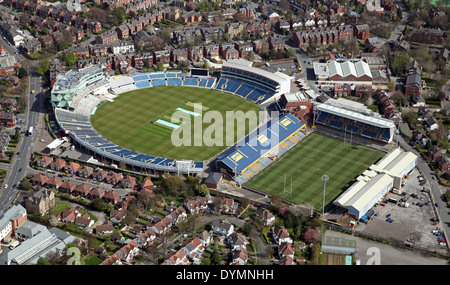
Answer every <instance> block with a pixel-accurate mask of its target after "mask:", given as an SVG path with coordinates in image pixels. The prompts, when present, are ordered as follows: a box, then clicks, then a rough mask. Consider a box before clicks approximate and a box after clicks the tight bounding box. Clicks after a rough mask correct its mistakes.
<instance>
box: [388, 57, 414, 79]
mask: <svg viewBox="0 0 450 285" xmlns="http://www.w3.org/2000/svg"><path fill="white" fill-rule="evenodd" d="M409 60H410V56H409V54H408V53H406V52H399V53H396V54H394V59H393V60H392V61H391V62H392V71H393V73H394V75H395V76H401V75H403V74H404V72H405V68H406V64H408V62H409Z"/></svg>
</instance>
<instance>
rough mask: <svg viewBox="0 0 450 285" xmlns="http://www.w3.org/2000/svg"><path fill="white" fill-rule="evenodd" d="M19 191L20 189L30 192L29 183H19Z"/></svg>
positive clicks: (30, 186) (24, 181)
mask: <svg viewBox="0 0 450 285" xmlns="http://www.w3.org/2000/svg"><path fill="white" fill-rule="evenodd" d="M20 189H22V190H31V189H33V185H31V183H30V181H28V180H26V179H24V180H22V182H21V183H20Z"/></svg>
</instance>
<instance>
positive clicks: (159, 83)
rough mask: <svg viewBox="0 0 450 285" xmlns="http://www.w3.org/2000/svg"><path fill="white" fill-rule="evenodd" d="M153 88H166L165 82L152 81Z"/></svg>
mask: <svg viewBox="0 0 450 285" xmlns="http://www.w3.org/2000/svg"><path fill="white" fill-rule="evenodd" d="M152 85H153V86H166V80H164V79H162V80H152Z"/></svg>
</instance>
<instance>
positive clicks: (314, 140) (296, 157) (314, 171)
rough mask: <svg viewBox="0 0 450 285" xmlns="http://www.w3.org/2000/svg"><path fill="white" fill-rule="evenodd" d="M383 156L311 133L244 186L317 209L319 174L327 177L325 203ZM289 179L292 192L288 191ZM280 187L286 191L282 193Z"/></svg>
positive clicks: (320, 187) (320, 185)
mask: <svg viewBox="0 0 450 285" xmlns="http://www.w3.org/2000/svg"><path fill="white" fill-rule="evenodd" d="M384 155H385V153H383V152H381V151H377V150H374V149H371V148H367V147H364V146H360V145H358V146H357V145H354V144H353V145H352V146H350V145H349V143H348V142H346V143H345V144H344V142H343V141H341V140H337V139H334V138H331V137H328V136H325V135H322V134H318V133H312V134H310V135H309V136H308V137H306V138H305V139H304V140H303V141H301V142H300V143H298V144H297V145H296V146H295V147H294V148H292V149H291V150H289V151H288V152H287V153H285V154H284V155H283V156H282V157H281V158H279V159H277V160H276V161H275V162H273V163H272V164H271V165H269V166H268V167H267V168H266V169H264V170H263V171H262V172H261V173H259V174H258V175H257V176H255V177H253V178H252V179H250V180H249V182H247V183H246V184H245V185H246V186H248V187H251V188H255V189H258V190H261V191H263V192H266V193H269V194H279V195H280V196H281V198H283V199H286V200H288V201H292V202H294V203H299V204H310V205H311V206H313V207H314V208H315V209H317V210H321V209H322V199H323V181H322V176H323V175H328V176H329V180H328V182H327V184H326V194H325V205H327V204H329V203H331V202H332V201H333V200H334V199H335V198H337V196H339V195H340V194H341V193H342V192H343V191H344V190H345V189H347V188H348V186H350V185H351V183H352V182H353V180H354V179H355V178H356V177H357V176H358V175H360V174H362V173H363V172H364V171H365V170H366V169H367V168H368V167H369V166H370V165H372V164H374V163H375V162H377V161H378V160H379V159H380V158H382V157H383V156H384ZM285 176H286V187H284V181H285ZM291 179H292V195H290V193H289V192H290V189H291ZM284 189H286V193H283V192H284Z"/></svg>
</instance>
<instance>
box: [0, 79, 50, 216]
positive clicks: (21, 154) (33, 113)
mask: <svg viewBox="0 0 450 285" xmlns="http://www.w3.org/2000/svg"><path fill="white" fill-rule="evenodd" d="M29 90H35V92H36V93H35V94H31V92H30V91H26V92H28V93H29V94H30V95H29V102H28V106H29V108H28V111H27V118H28V119H27V125H26V128H25V130H28V129H29V127H31V126H34V127H36V125H37V123H38V121H39V116H40V115H41V109H42V106H43V102H44V98H43V97H44V94H42V93H40V92H41V76H40V75H39V74H38V73H36V72H33V71H30V72H29ZM41 117H42V116H41ZM35 138H36V135H33V136H26V135H24V134H22V137H21V139H20V141H19V143H18V145H17V148H16V155H14V158H13V160H12V162H11V166H10V167H9V169H8V175H7V177H6V180H5V184H4V185H5V186H6V185H8V187H7V188H3V189H1V190H0V211H5V210H7V209H8V207H9V206H10V205H11V203H12V202H13V201H14V199H15V198H16V196H17V194H18V189H17V188H18V185H19V184H20V181H21V180H22V178H23V177H24V176H25V173H26V169H27V167H28V164H29V161H30V157H31V154H32V149H33V145H34V140H35ZM17 153H18V154H17Z"/></svg>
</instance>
